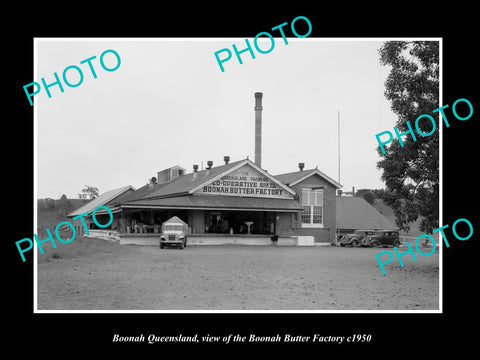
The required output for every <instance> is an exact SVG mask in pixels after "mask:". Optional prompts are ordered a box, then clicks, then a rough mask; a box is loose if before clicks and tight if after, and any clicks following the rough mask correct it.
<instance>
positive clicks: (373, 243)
mask: <svg viewBox="0 0 480 360" xmlns="http://www.w3.org/2000/svg"><path fill="white" fill-rule="evenodd" d="M378 245H380V244H379V243H378V241H372V242H370V247H377V246H378Z"/></svg>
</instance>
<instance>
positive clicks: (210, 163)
mask: <svg viewBox="0 0 480 360" xmlns="http://www.w3.org/2000/svg"><path fill="white" fill-rule="evenodd" d="M207 166H208V168H207V169H211V168H212V166H213V161H211V160H208V161H207Z"/></svg>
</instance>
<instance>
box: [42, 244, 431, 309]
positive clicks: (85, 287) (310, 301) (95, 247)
mask: <svg viewBox="0 0 480 360" xmlns="http://www.w3.org/2000/svg"><path fill="white" fill-rule="evenodd" d="M75 241H76V242H77V243H76V244H75V245H74V243H75V242H72V244H64V245H62V247H63V248H60V249H57V251H58V252H59V254H60V255H59V257H58V258H57V257H52V256H51V254H52V252H50V254H49V253H48V251H47V253H46V254H45V255H44V256H43V257H41V258H39V262H38V309H39V310H54V309H55V310H425V309H428V310H438V307H439V280H438V278H439V266H438V261H439V256H438V251H437V252H436V253H435V254H433V255H431V256H429V257H419V258H418V260H417V261H416V262H413V261H412V259H411V257H410V256H408V257H407V256H404V257H403V259H402V260H403V261H404V262H405V267H403V268H402V267H400V265H399V264H398V261H397V260H396V259H395V260H394V261H392V263H390V264H388V265H386V266H385V269H386V275H382V273H381V271H380V269H379V267H378V264H377V262H376V259H375V254H376V253H378V252H380V251H383V250H384V249H375V248H374V249H370V248H340V247H281V246H277V247H271V246H188V247H187V248H186V249H184V250H178V249H164V250H160V249H159V248H158V247H154V246H138V245H119V244H116V243H110V242H106V241H103V240H95V239H80V240H75ZM74 249H76V250H75V251H74ZM62 250H63V251H64V253H62Z"/></svg>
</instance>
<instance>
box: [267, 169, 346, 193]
mask: <svg viewBox="0 0 480 360" xmlns="http://www.w3.org/2000/svg"><path fill="white" fill-rule="evenodd" d="M313 175H318V176H320V177H321V178H322V179H324V180H325V181H327V182H329V183H330V184H332V185H333V186H334V187H336V188H337V189H340V188H342V185H341V184H339V183H338V182H336V181H335V180H333V179H332V178H330V177H328V176H327V175H325V174H324V173H323V172H321V171H320V170H318V169H310V170H303V171H294V172H290V173H285V174H280V175H275V177H276V178H277V179H278V180H280V181H281V182H283V183H284V184H286V185H288V186H293V185H296V184H298V183H300V182H302V181H303V180H305V179H307V178H309V177H310V176H313Z"/></svg>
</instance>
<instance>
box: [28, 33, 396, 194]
mask: <svg viewBox="0 0 480 360" xmlns="http://www.w3.org/2000/svg"><path fill="white" fill-rule="evenodd" d="M275 40H276V41H275V46H274V48H273V50H272V51H271V52H269V53H268V54H261V53H259V52H258V51H257V50H256V49H255V48H254V47H253V51H254V54H255V59H252V57H251V55H250V54H249V53H248V52H245V53H242V54H241V57H242V60H243V64H240V63H239V62H238V60H237V59H236V57H235V55H234V54H233V56H232V58H231V59H230V60H229V61H227V62H225V63H224V64H223V66H224V68H225V71H224V72H222V71H221V70H220V67H219V65H218V64H217V61H216V59H215V56H214V53H215V52H216V51H218V50H221V49H223V48H229V49H230V51H232V53H233V49H232V44H236V45H237V48H238V49H240V50H241V49H243V48H245V47H246V44H245V38H216V39H213V38H205V39H182V38H170V39H162V38H158V39H151V38H148V39H136V38H129V39H115V38H112V39H94V38H88V39H80V38H75V39H69V38H59V39H53V38H37V39H35V47H36V56H35V62H34V63H35V64H36V66H35V68H34V79H33V80H32V81H36V82H38V83H41V78H44V79H45V82H46V83H47V84H50V83H53V82H54V73H55V72H56V73H57V74H58V76H59V77H60V79H61V81H62V85H63V87H64V92H63V93H62V92H61V91H60V89H59V87H58V86H57V85H53V86H51V87H50V88H49V90H50V92H51V98H49V97H48V96H47V94H46V91H45V89H44V88H42V89H41V91H40V93H39V94H38V95H35V96H34V103H35V105H34V113H35V133H36V152H35V166H36V169H35V170H36V172H35V173H36V194H37V198H47V197H50V198H54V199H58V198H60V196H61V195H62V194H65V195H67V197H68V198H78V193H80V192H81V190H82V188H83V187H84V185H91V186H95V187H97V188H98V189H99V190H100V194H102V193H103V192H106V191H109V190H112V189H116V188H119V187H123V186H126V185H132V186H133V187H134V188H139V187H141V186H143V185H145V184H146V183H147V181H148V179H150V178H151V177H152V176H157V172H158V171H161V170H163V169H165V168H168V167H171V166H175V165H180V166H182V167H184V168H185V169H186V170H187V172H192V166H193V164H198V165H199V166H200V167H201V166H202V162H203V166H204V167H206V163H207V161H209V160H211V161H213V164H214V166H217V165H221V164H223V163H224V162H223V157H224V155H228V156H230V159H231V161H237V160H241V159H245V158H247V157H249V158H250V159H251V160H252V161H254V159H255V156H254V140H255V139H254V135H255V112H254V105H255V98H254V93H255V92H262V93H263V112H262V168H263V169H265V170H267V171H268V172H269V173H270V174H272V175H276V174H282V173H286V172H292V171H297V170H298V163H299V162H303V163H305V169H311V168H315V167H318V169H319V170H320V171H322V172H323V173H325V174H326V175H328V176H329V177H330V178H332V179H334V180H336V181H339V182H340V183H341V184H342V185H343V191H351V189H352V187H355V189H357V190H358V189H362V188H371V189H378V188H384V183H383V182H382V181H381V180H380V177H381V172H380V171H379V170H378V169H377V168H376V163H377V161H378V160H380V156H379V155H378V154H377V152H376V150H375V149H376V147H377V142H376V139H375V134H377V133H379V132H382V131H385V130H392V128H393V126H394V125H395V121H396V118H397V117H396V115H395V114H394V113H393V112H392V111H391V109H390V103H389V102H388V101H387V100H386V99H385V97H384V81H385V79H386V77H387V76H388V73H389V71H390V69H389V68H387V67H384V66H382V65H380V63H379V55H378V49H379V48H380V46H381V45H382V43H383V41H386V40H388V39H340V38H335V39H323V38H288V45H286V44H285V43H284V41H283V39H282V38H281V37H280V38H275ZM249 41H250V43H253V39H249ZM252 46H253V45H252ZM259 46H260V47H261V48H262V49H268V48H269V46H270V40H268V38H267V39H266V40H265V41H263V40H261V41H260V42H259ZM109 49H113V50H115V51H116V52H117V53H118V55H119V56H120V59H121V63H120V66H119V67H118V69H117V70H115V71H110V72H109V71H105V70H104V69H103V68H102V67H101V64H100V55H101V54H102V53H103V52H104V51H106V50H109ZM223 55H224V54H222V55H221V56H223ZM92 56H96V58H95V59H93V60H91V64H92V66H93V67H94V69H95V72H96V75H97V78H96V79H94V78H93V76H92V72H91V70H90V69H89V66H88V64H87V63H84V64H81V63H80V62H81V61H83V60H85V59H88V58H91V57H92ZM103 59H104V63H105V66H106V67H108V68H113V67H115V65H116V64H117V61H116V58H115V56H114V55H113V54H112V53H106V54H105V56H104V58H103ZM70 65H75V66H78V67H79V68H80V69H81V70H82V73H83V76H84V78H83V82H81V84H80V85H79V86H77V87H68V86H67V85H66V84H65V83H64V82H63V80H62V73H63V71H64V69H65V68H66V67H68V66H70ZM78 76H79V75H78V73H77V72H76V71H75V70H74V69H73V70H72V69H70V70H68V72H67V79H68V81H70V82H71V83H73V84H75V83H77V82H79V81H80V78H79V77H78ZM26 101H28V100H26ZM339 114H340V116H339ZM339 117H340V179H339V178H338V173H339V171H338V118H339Z"/></svg>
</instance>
